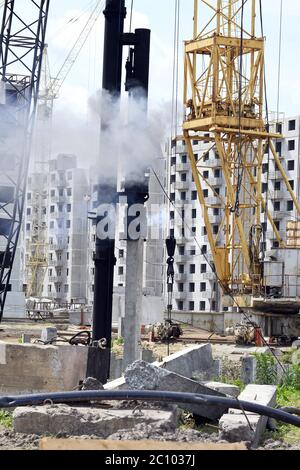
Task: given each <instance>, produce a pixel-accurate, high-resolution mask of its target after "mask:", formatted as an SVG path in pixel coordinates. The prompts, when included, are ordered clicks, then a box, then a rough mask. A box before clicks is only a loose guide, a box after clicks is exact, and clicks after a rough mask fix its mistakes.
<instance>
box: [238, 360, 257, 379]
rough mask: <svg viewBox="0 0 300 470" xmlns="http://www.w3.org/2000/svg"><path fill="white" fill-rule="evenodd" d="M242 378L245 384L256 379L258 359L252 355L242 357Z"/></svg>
mask: <svg viewBox="0 0 300 470" xmlns="http://www.w3.org/2000/svg"><path fill="white" fill-rule="evenodd" d="M241 380H242V382H243V383H244V384H245V385H249V384H254V383H255V380H256V359H255V357H252V356H244V357H243V358H242V371H241Z"/></svg>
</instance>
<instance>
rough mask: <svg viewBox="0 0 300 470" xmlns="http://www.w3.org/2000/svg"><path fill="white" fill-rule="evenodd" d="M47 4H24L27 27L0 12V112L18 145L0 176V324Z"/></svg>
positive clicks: (8, 4) (4, 141)
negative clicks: (1, 229) (0, 99)
mask: <svg viewBox="0 0 300 470" xmlns="http://www.w3.org/2000/svg"><path fill="white" fill-rule="evenodd" d="M49 4H50V0H28V1H27V5H26V7H27V10H26V15H27V12H30V15H29V13H28V16H30V19H29V20H28V21H27V22H26V20H25V19H23V18H24V12H22V10H21V7H20V6H19V4H18V2H15V0H6V1H5V5H4V9H3V18H2V26H1V33H0V77H1V80H2V86H3V87H4V93H5V98H6V102H5V104H4V105H3V108H4V111H5V116H6V117H7V122H6V125H7V126H9V131H10V132H11V133H13V134H15V135H17V136H18V137H19V139H18V140H19V141H18V144H17V146H16V149H15V167H14V169H13V172H12V171H8V172H5V173H3V174H2V175H1V177H2V181H4V180H6V181H7V186H10V187H13V188H14V196H13V199H12V200H10V201H7V202H5V203H1V202H0V217H4V218H5V219H8V220H9V221H10V230H9V234H6V235H3V234H2V237H5V239H6V248H5V250H4V252H3V260H2V264H1V267H0V321H1V319H2V317H3V312H4V306H5V301H6V297H7V292H8V290H9V288H10V286H9V283H10V278H11V273H12V268H13V263H14V260H15V255H16V250H17V245H18V240H19V236H20V232H21V226H22V218H23V211H24V203H25V195H26V183H27V174H28V166H29V158H30V151H31V141H32V133H33V126H34V121H35V114H36V107H37V101H38V91H39V83H40V77H41V66H42V56H43V50H44V46H45V35H46V27H47V20H48V12H49ZM26 15H25V16H26ZM16 72H17V73H16ZM7 90H9V91H11V92H13V94H14V102H13V101H12V100H10V99H9V95H8V93H7ZM7 128H8V127H7ZM8 140H9V139H8V135H6V136H2V138H1V146H2V151H3V152H8V151H9V146H8V145H9V144H8ZM0 235H1V234H0Z"/></svg>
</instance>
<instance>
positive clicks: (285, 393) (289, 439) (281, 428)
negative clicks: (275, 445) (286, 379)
mask: <svg viewBox="0 0 300 470" xmlns="http://www.w3.org/2000/svg"><path fill="white" fill-rule="evenodd" d="M277 405H278V407H285V406H291V407H295V408H300V390H296V389H295V388H293V387H285V386H283V387H279V388H278V392H277ZM265 438H268V439H270V438H271V439H275V440H282V441H283V442H285V443H287V444H291V445H299V443H300V428H296V427H295V426H289V425H287V424H281V423H279V422H278V429H277V431H274V432H272V433H267V434H266V435H265Z"/></svg>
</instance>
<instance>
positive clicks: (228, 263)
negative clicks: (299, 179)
mask: <svg viewBox="0 0 300 470" xmlns="http://www.w3.org/2000/svg"><path fill="white" fill-rule="evenodd" d="M258 4H259V2H258V1H257V0H251V1H249V2H247V1H245V0H195V1H194V34H193V38H192V39H191V40H190V41H186V42H185V63H184V104H185V107H186V115H185V120H184V124H183V134H184V140H185V144H186V148H187V153H188V157H189V160H190V165H191V169H192V173H193V179H194V181H195V185H196V188H197V193H198V198H199V202H200V204H201V207H202V213H203V218H204V222H205V226H206V231H207V237H208V241H209V244H210V247H211V253H212V258H213V264H212V267H213V270H214V272H215V273H216V276H217V278H218V280H219V283H220V286H221V288H222V290H223V294H224V299H223V305H224V306H227V307H235V308H237V307H239V308H244V307H247V308H248V307H249V308H255V309H256V310H258V311H260V312H264V311H269V312H275V311H276V310H280V311H281V313H284V314H285V313H297V312H298V311H299V308H300V302H299V296H300V290H299V289H298V281H299V276H300V271H299V268H298V267H297V266H295V262H296V261H297V260H296V258H297V257H295V256H293V250H292V249H288V248H289V246H288V244H287V243H286V240H285V239H284V237H283V236H282V235H281V233H280V231H279V230H278V228H277V225H276V223H275V221H274V219H273V217H272V215H271V212H270V211H269V209H268V204H267V201H266V199H265V198H264V197H263V193H262V176H263V159H264V155H265V154H266V153H268V152H270V157H271V156H272V158H273V160H274V162H275V164H276V169H277V170H278V171H279V172H280V174H281V176H282V178H283V181H284V183H285V184H286V187H287V190H288V192H289V194H290V198H291V200H292V201H293V204H294V208H295V211H296V213H297V217H298V218H300V204H299V202H298V200H297V198H296V196H295V194H294V192H293V190H292V187H291V185H290V183H289V180H288V177H287V175H286V173H285V170H284V167H283V165H282V163H281V160H280V158H279V155H278V154H277V152H276V148H275V145H274V143H273V140H274V139H280V138H283V136H282V135H281V134H279V133H277V132H275V131H276V129H275V131H274V132H271V129H270V125H269V119H268V113H267V116H265V109H264V103H265V99H266V97H265V87H266V86H265V85H266V84H265V61H264V55H265V38H264V37H263V32H262V33H261V34H260V33H258V32H257V19H258V16H259V15H258V13H259V12H260V15H261V18H260V19H261V26H262V25H263V22H262V21H263V20H262V13H261V8H260V9H259V8H258ZM200 5H201V10H200ZM260 7H261V4H260ZM200 13H201V14H200ZM199 18H201V19H203V24H201V25H200V26H199V24H200V21H199ZM265 118H266V120H265ZM266 121H267V122H266ZM193 140H198V141H202V142H203V141H206V142H207V141H209V142H210V147H209V149H207V150H205V152H204V153H203V155H202V156H201V158H199V159H198V161H196V159H195V156H194V150H193V146H192V145H193ZM210 152H213V153H214V157H215V158H214V161H216V159H217V163H215V164H214V165H212V166H209V168H211V169H212V170H213V171H214V170H215V171H216V173H215V174H218V175H219V174H220V173H222V175H223V177H224V179H225V184H226V193H225V194H224V195H222V194H220V193H219V192H217V191H216V190H215V187H214V185H212V184H211V182H210V178H209V177H207V172H206V173H205V170H207V165H206V164H205V163H204V162H205V161H206V160H207V159H209V158H210V157H209V154H210ZM204 184H205V187H208V188H209V192H210V195H211V196H212V197H210V198H207V197H206V195H205V193H204V190H203V186H204ZM215 209H219V212H220V214H222V222H221V223H220V224H219V225H218V226H216V227H214V223H213V222H212V216H213V214H214V210H215ZM264 213H265V218H266V223H265V224H262V220H263V219H262V214H264ZM268 225H269V226H270V228H271V230H272V231H273V232H274V238H275V239H276V241H277V245H278V247H279V248H278V249H277V250H275V251H274V252H273V253H271V255H270V254H268V253H266V251H265V250H266V248H265V244H264V243H263V241H264V240H265V235H266V231H267V226H268ZM272 255H273V256H272ZM286 301H287V302H286ZM287 304H288V305H287ZM287 307H288V308H287ZM299 326H300V325H299Z"/></svg>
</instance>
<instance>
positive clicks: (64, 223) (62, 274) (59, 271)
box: [25, 154, 88, 304]
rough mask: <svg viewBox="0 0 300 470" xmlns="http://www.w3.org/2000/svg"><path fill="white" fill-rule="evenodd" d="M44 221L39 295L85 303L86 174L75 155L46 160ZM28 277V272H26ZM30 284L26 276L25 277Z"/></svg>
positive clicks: (31, 191)
mask: <svg viewBox="0 0 300 470" xmlns="http://www.w3.org/2000/svg"><path fill="white" fill-rule="evenodd" d="M44 184H45V185H44V187H43V191H44V195H45V200H44V209H43V214H44V217H43V224H45V226H46V227H47V233H48V235H47V239H46V240H45V245H46V246H45V248H46V252H47V269H46V272H45V277H44V279H43V286H42V295H43V296H44V297H46V298H50V299H53V300H55V301H56V302H58V303H59V304H65V303H72V302H73V303H76V302H86V282H87V271H86V269H85V267H86V263H87V235H86V234H87V205H86V200H85V197H86V194H87V192H88V182H87V175H86V171H85V170H84V169H81V168H78V167H77V159H76V157H75V156H74V155H64V154H61V155H58V157H57V158H56V159H52V160H51V161H50V163H49V175H48V176H47V177H46V180H45V181H44ZM37 190H38V189H37V187H36V179H35V177H34V175H31V176H30V178H29V184H28V192H27V209H26V225H25V230H26V255H25V256H26V258H27V260H28V259H29V258H30V252H29V251H28V250H29V249H30V246H31V240H32V231H33V230H34V226H33V224H32V220H33V218H34V214H33V210H34V204H33V201H34V198H35V194H36V192H37ZM27 276H28V271H27ZM26 282H27V284H29V283H30V279H29V277H27V278H26Z"/></svg>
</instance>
